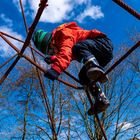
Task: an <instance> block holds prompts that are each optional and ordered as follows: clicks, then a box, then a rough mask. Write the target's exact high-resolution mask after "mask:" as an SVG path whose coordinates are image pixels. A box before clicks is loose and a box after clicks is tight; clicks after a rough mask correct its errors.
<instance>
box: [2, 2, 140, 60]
mask: <svg viewBox="0 0 140 140" xmlns="http://www.w3.org/2000/svg"><path fill="white" fill-rule="evenodd" d="M22 2H23V6H24V11H25V15H26V19H27V24H28V26H30V25H31V23H32V21H33V20H34V17H35V14H36V12H37V9H38V3H39V0H30V1H27V0H22ZM124 2H126V3H127V4H129V5H130V6H131V7H132V8H134V9H135V10H136V11H138V12H140V9H139V6H140V1H139V0H133V1H131V0H124ZM48 4H49V6H48V7H47V8H46V9H45V10H44V13H43V14H42V16H41V19H40V22H39V24H38V26H37V29H43V30H45V31H48V32H51V31H52V30H53V29H54V28H55V27H57V26H58V25H60V24H62V23H64V22H70V21H76V22H77V23H78V24H79V25H80V26H81V27H83V28H84V29H89V30H90V29H98V30H101V31H102V32H104V33H106V34H107V35H108V37H109V38H110V39H111V40H112V42H113V44H114V48H115V49H116V50H117V49H118V47H119V45H120V43H121V42H122V41H124V40H125V41H127V40H128V39H129V37H128V32H129V31H130V32H132V31H133V29H134V28H136V29H140V26H139V21H138V20H137V19H136V18H135V17H133V16H132V15H130V14H129V13H128V12H126V11H125V10H123V9H122V8H121V7H119V6H118V5H116V4H115V3H114V2H112V1H110V0H106V1H105V2H104V1H103V0H50V1H48ZM0 5H1V8H0V30H1V31H4V32H6V33H8V34H10V35H13V36H15V37H17V38H19V39H22V40H25V37H26V32H25V28H24V24H23V20H22V16H21V10H20V6H19V0H11V1H9V0H1V3H0ZM12 42H13V43H14V44H15V45H16V46H19V48H21V44H19V43H18V42H17V41H13V40H12ZM0 46H5V47H0V57H9V56H12V54H13V51H12V49H11V48H9V46H7V45H6V44H5V42H4V41H1V42H0Z"/></svg>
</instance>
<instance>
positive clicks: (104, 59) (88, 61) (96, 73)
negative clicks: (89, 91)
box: [73, 39, 112, 83]
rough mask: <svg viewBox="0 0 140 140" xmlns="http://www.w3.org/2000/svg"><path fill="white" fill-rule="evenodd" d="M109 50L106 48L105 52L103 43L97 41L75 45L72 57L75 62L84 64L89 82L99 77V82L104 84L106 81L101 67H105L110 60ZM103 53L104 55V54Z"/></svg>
mask: <svg viewBox="0 0 140 140" xmlns="http://www.w3.org/2000/svg"><path fill="white" fill-rule="evenodd" d="M111 47H112V46H111ZM111 47H110V48H111ZM101 48H102V49H101ZM111 50H112V48H111V49H108V48H107V51H106V48H105V45H104V43H103V44H101V43H100V42H99V41H97V40H91V39H87V40H84V41H81V42H78V43H77V44H75V46H74V47H73V55H74V56H75V58H76V60H77V61H79V62H82V63H83V64H84V66H83V67H84V69H86V75H87V76H88V78H89V79H90V80H96V79H98V78H99V77H100V79H99V81H100V82H102V83H104V82H106V81H107V76H106V75H105V74H104V70H103V68H102V67H101V66H105V65H106V64H107V63H108V61H110V59H111V58H112V52H111ZM105 51H106V53H104V52H105ZM97 58H98V59H97ZM99 62H100V63H99Z"/></svg>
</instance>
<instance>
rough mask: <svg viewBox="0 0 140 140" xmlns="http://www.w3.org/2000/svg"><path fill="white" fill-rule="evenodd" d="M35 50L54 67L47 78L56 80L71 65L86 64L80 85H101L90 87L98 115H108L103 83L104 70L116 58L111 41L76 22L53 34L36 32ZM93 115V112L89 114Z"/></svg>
mask: <svg viewBox="0 0 140 140" xmlns="http://www.w3.org/2000/svg"><path fill="white" fill-rule="evenodd" d="M33 42H34V44H35V46H36V48H37V49H38V50H39V51H41V52H42V53H43V54H45V55H47V56H46V58H45V61H46V62H47V63H48V64H51V68H50V69H49V70H47V71H46V73H45V77H47V78H49V79H51V80H55V79H57V78H58V76H59V75H60V74H61V73H62V72H63V71H64V70H65V69H66V68H67V67H68V66H69V65H70V62H71V61H72V60H77V61H78V62H80V63H83V67H82V69H81V70H80V72H79V80H80V83H81V84H82V85H83V86H85V87H86V85H88V84H89V83H90V82H91V81H95V80H97V79H98V82H96V84H94V85H90V86H89V87H88V90H89V92H90V93H91V94H92V95H93V96H94V99H95V107H96V109H97V112H98V113H100V112H102V111H105V110H106V109H107V107H108V106H109V101H108V99H107V98H106V96H105V94H104V93H103V91H102V89H101V86H100V83H105V82H106V81H107V80H108V77H107V75H105V72H104V69H103V68H104V67H105V66H106V65H107V64H108V62H110V61H111V59H112V58H113V53H112V52H113V47H112V43H111V41H110V39H109V38H108V37H107V36H106V35H105V34H104V33H102V32H100V31H98V30H95V29H94V30H85V29H82V28H81V27H79V26H78V25H77V23H76V22H70V23H65V24H62V25H60V26H59V27H57V28H56V29H54V30H53V31H52V32H49V33H48V32H44V31H43V30H37V31H36V32H35V33H34V35H33ZM88 114H89V115H91V112H90V111H89V112H88Z"/></svg>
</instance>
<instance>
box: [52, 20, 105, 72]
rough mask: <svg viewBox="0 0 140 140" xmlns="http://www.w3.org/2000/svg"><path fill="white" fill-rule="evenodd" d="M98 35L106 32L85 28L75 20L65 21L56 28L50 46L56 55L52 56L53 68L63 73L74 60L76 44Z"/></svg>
mask: <svg viewBox="0 0 140 140" xmlns="http://www.w3.org/2000/svg"><path fill="white" fill-rule="evenodd" d="M98 36H105V34H103V33H102V32H100V31H98V30H84V29H82V28H81V27H79V26H78V25H77V24H76V23H75V22H70V23H65V24H62V25H60V26H59V27H57V28H56V29H54V30H53V33H52V41H51V45H50V46H51V47H54V49H55V53H56V55H55V56H52V59H53V63H52V65H51V68H52V69H54V70H55V71H57V72H59V73H62V72H63V71H64V70H65V69H66V68H67V67H68V66H69V64H70V62H71V61H72V60H74V56H73V55H72V48H73V46H74V44H76V43H77V42H79V41H82V40H85V39H93V38H95V37H98Z"/></svg>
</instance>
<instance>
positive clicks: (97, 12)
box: [76, 6, 104, 22]
mask: <svg viewBox="0 0 140 140" xmlns="http://www.w3.org/2000/svg"><path fill="white" fill-rule="evenodd" d="M86 17H91V18H92V19H99V18H102V17H104V14H103V13H102V11H101V7H99V6H91V7H87V8H86V9H85V10H84V12H83V13H81V15H79V16H77V18H76V19H77V20H78V21H79V22H82V21H83V20H84V19H85V18H86Z"/></svg>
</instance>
